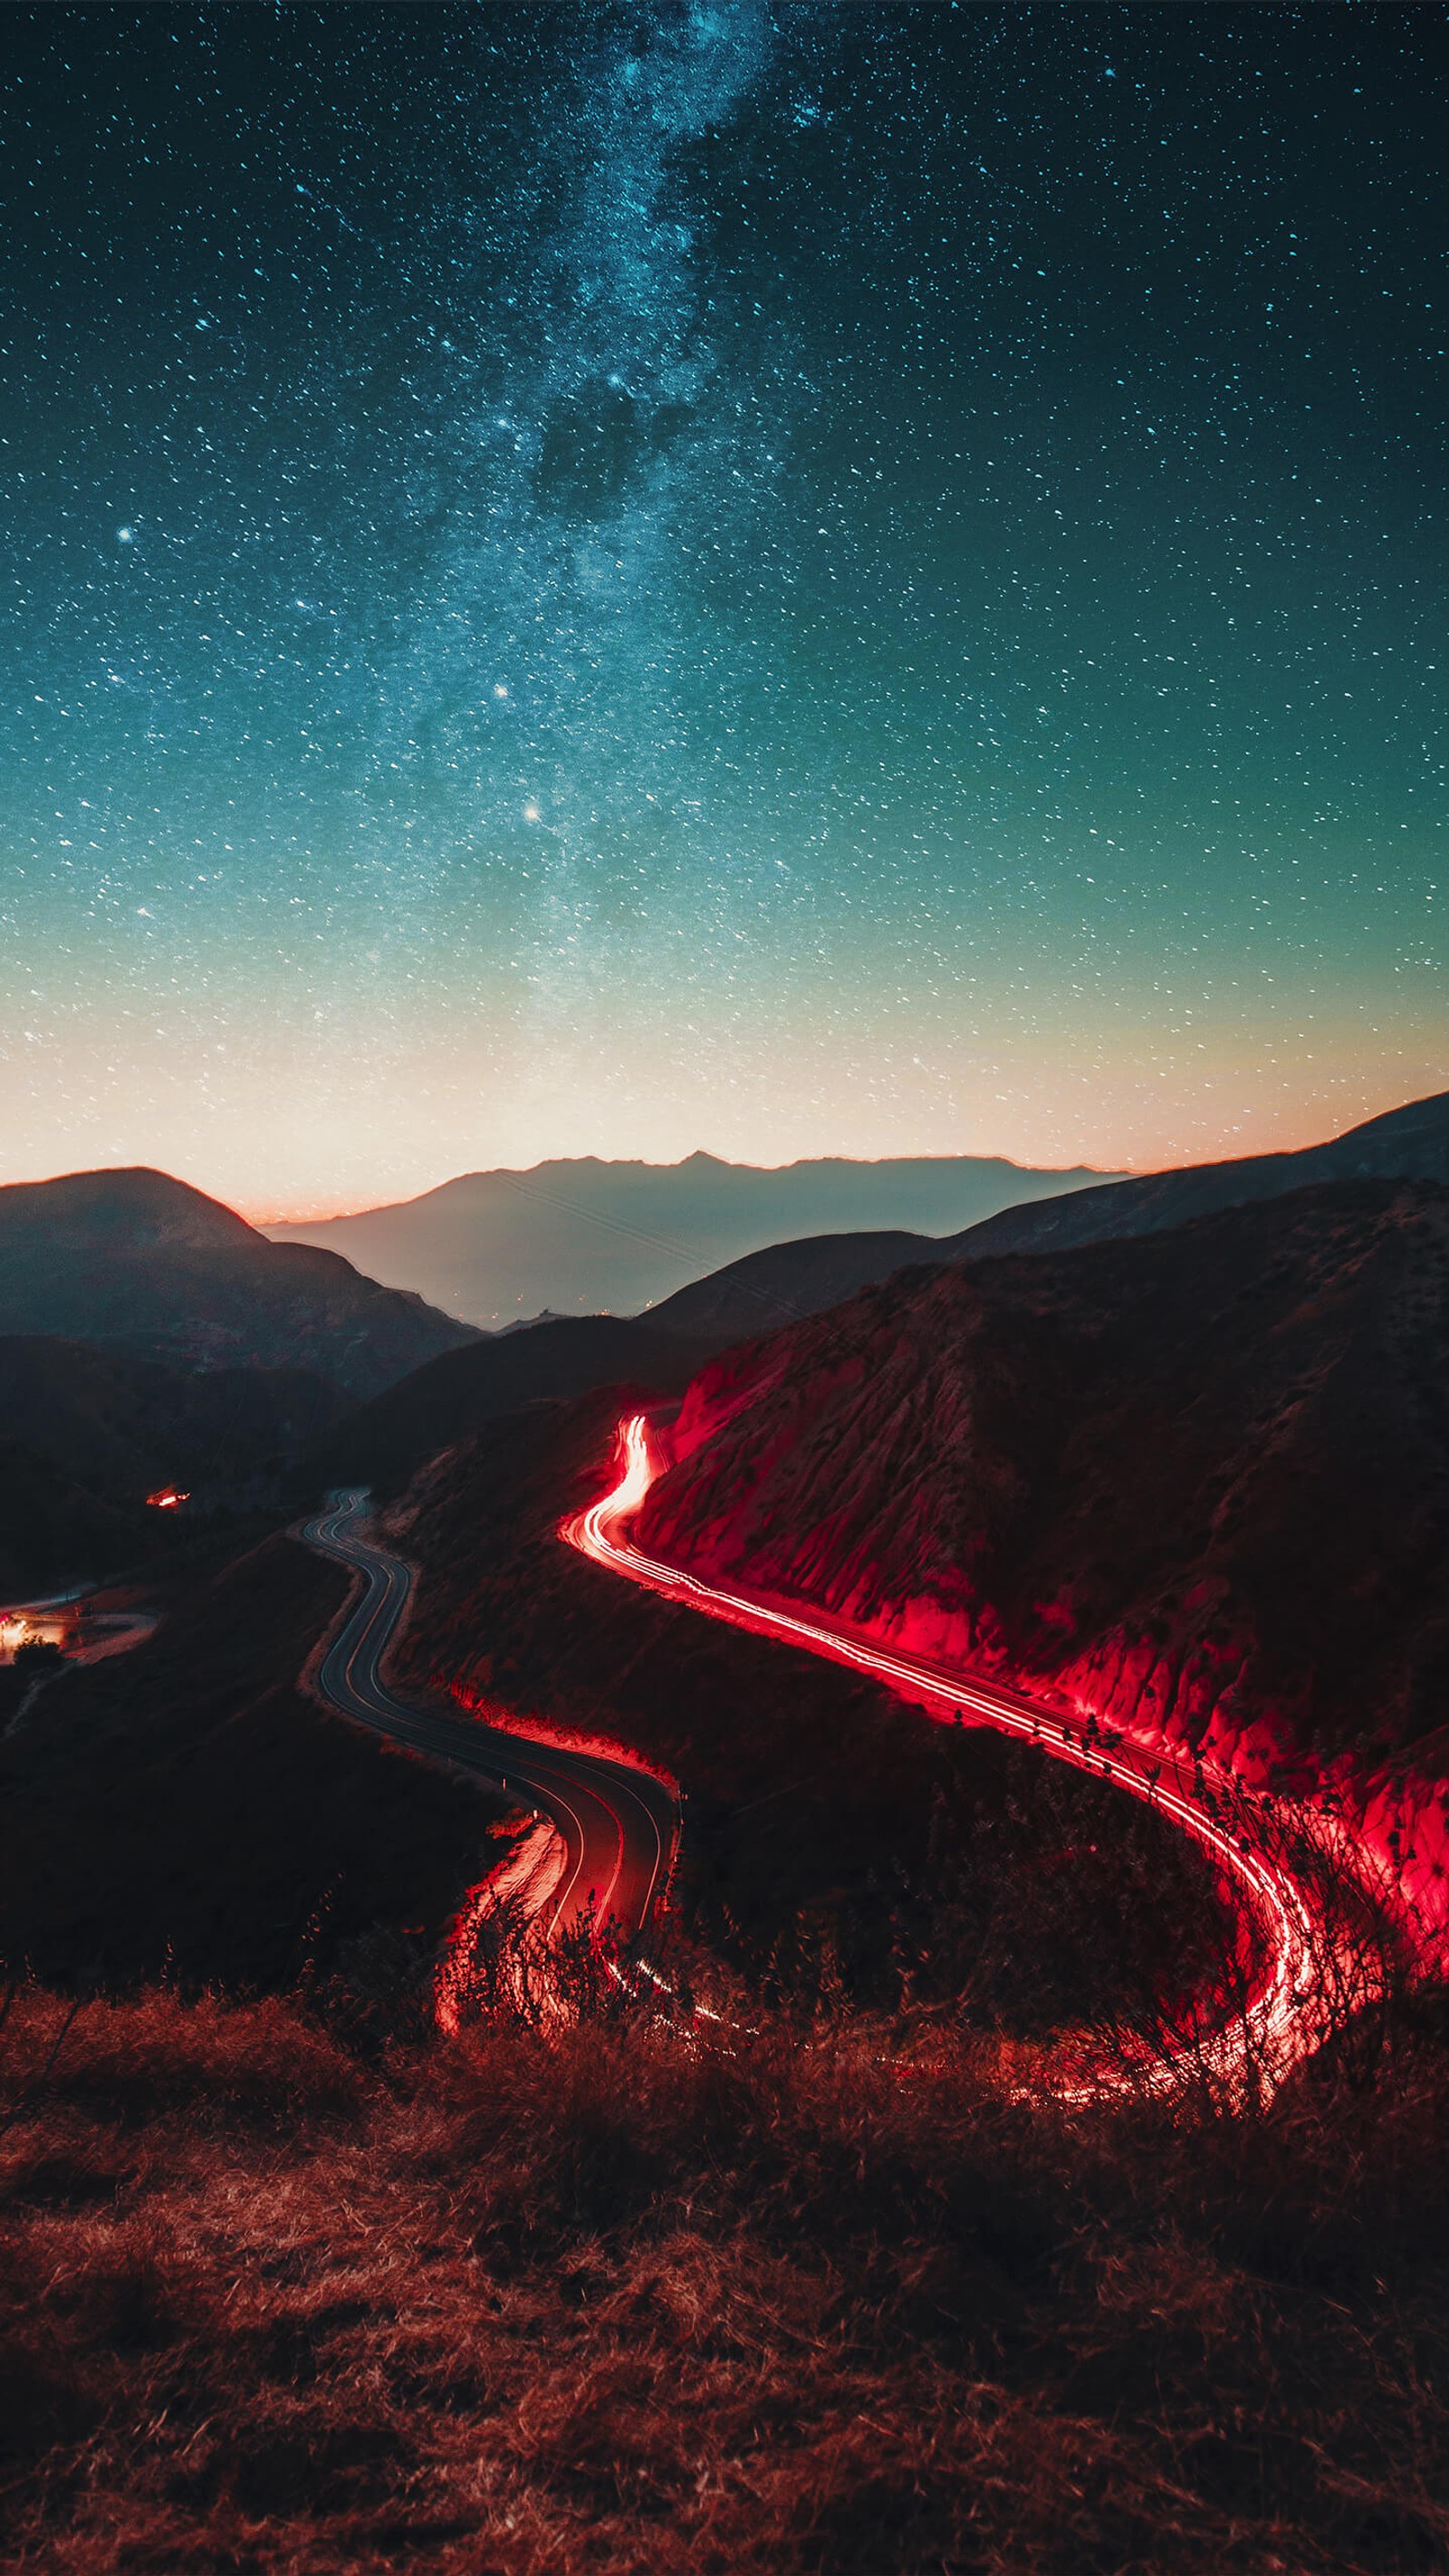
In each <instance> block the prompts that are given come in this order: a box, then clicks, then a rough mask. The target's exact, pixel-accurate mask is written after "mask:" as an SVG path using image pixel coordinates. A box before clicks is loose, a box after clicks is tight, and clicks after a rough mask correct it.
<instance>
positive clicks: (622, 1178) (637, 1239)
mask: <svg viewBox="0 0 1449 2576" xmlns="http://www.w3.org/2000/svg"><path fill="white" fill-rule="evenodd" d="M1101 1177H1102V1176H1101V1174H1100V1173H1097V1172H1089V1171H1083V1170H1077V1171H1063V1172H1045V1171H1029V1170H1021V1169H1018V1167H1017V1165H1016V1164H1014V1163H1008V1162H1003V1161H1001V1160H999V1159H996V1158H992V1159H983V1158H981V1157H978V1156H974V1155H969V1154H963V1155H945V1156H937V1157H930V1156H920V1157H916V1158H912V1159H908V1160H902V1161H895V1162H881V1163H850V1162H845V1161H840V1160H829V1161H821V1162H810V1163H791V1164H787V1165H786V1166H785V1167H784V1168H783V1169H782V1170H778V1171H761V1170H757V1169H755V1168H754V1167H753V1166H751V1165H749V1164H745V1163H722V1162H718V1161H717V1160H716V1159H715V1157H714V1156H713V1155H712V1154H691V1155H690V1156H689V1157H688V1159H687V1160H686V1161H685V1162H682V1163H605V1162H599V1161H598V1160H596V1159H595V1158H594V1157H593V1156H586V1157H584V1158H583V1159H581V1160H579V1161H573V1162H555V1163H539V1164H538V1165H536V1166H535V1167H534V1169H532V1170H531V1171H524V1172H506V1171H498V1172H468V1173H465V1174H463V1175H462V1176H461V1177H460V1178H459V1179H457V1180H453V1181H446V1182H444V1183H443V1185H442V1187H441V1188H440V1189H436V1190H429V1191H427V1192H426V1193H425V1194H424V1196H423V1197H421V1198H417V1199H409V1200H406V1201H404V1202H403V1203H402V1204H401V1205H399V1206H396V1207H383V1208H369V1209H367V1210H366V1211H365V1212H363V1213H362V1214H361V1215H358V1216H345V1217H334V1218H331V1219H329V1220H327V1221H326V1222H323V1223H319V1224H315V1225H314V1224H305V1225H274V1226H269V1227H268V1228H267V1233H268V1235H269V1236H270V1238H271V1239H272V1241H273V1242H275V1243H292V1244H301V1243H310V1244H323V1245H326V1246H328V1247H329V1248H330V1249H331V1250H333V1251H334V1252H341V1253H345V1254H346V1255H347V1258H348V1259H349V1260H350V1261H355V1262H357V1263H358V1265H359V1266H360V1267H361V1268H362V1269H364V1270H366V1271H367V1272H368V1274H369V1276H370V1277H372V1278H374V1279H385V1280H388V1281H389V1282H391V1283H392V1284H393V1285H394V1286H395V1287H399V1288H413V1289H416V1290H418V1291H419V1292H420V1293H421V1294H422V1295H423V1296H425V1297H427V1298H429V1299H430V1300H431V1301H432V1303H433V1304H434V1305H438V1306H442V1307H443V1308H444V1309H445V1310H446V1311H447V1312H448V1313H449V1314H454V1315H465V1316H467V1318H468V1319H469V1321H470V1322H471V1323H475V1324H481V1325H483V1326H485V1327H488V1328H496V1327H498V1326H499V1325H503V1324H509V1323H513V1322H516V1321H518V1320H519V1319H520V1318H524V1317H528V1316H532V1315H535V1314H537V1313H538V1312H539V1311H540V1310H541V1309H542V1308H544V1307H549V1308H552V1309H553V1310H554V1311H555V1312H557V1313H561V1312H568V1311H570V1310H573V1311H574V1312H584V1313H597V1312H599V1311H600V1310H604V1311H606V1312H609V1313H612V1314H622V1315H631V1314H634V1313H636V1312H638V1311H639V1310H640V1309H641V1308H645V1307H648V1306H651V1305H653V1304H655V1303H656V1302H657V1301H658V1300H659V1299H660V1298H663V1297H667V1296H669V1295H670V1294H671V1293H672V1292H673V1291H674V1290H675V1289H676V1288H681V1287H683V1286H684V1285H685V1283H686V1282H687V1281H689V1280H691V1279H695V1278H698V1277H699V1275H700V1273H701V1272H703V1271H706V1270H711V1269H714V1268H716V1267H717V1266H718V1265H719V1264H720V1263H721V1262H726V1261H736V1260H738V1259H740V1258H741V1257H742V1256H743V1255H744V1254H746V1253H749V1252H753V1251H757V1250H759V1249H760V1248H761V1247H762V1246H764V1245H766V1244H771V1243H778V1242H779V1241H780V1240H781V1239H782V1237H784V1236H787V1235H792V1236H793V1235H801V1234H804V1235H819V1234H839V1233H842V1232H846V1231H849V1232H857V1231H860V1230H862V1229H866V1230H871V1231H875V1230H879V1229H880V1228H882V1227H885V1228H889V1229H894V1230H897V1231H899V1230H903V1229H904V1230H908V1231H910V1232H912V1233H924V1234H928V1235H935V1234H943V1233H949V1232H951V1231H953V1230H955V1229H957V1228H959V1227H961V1226H964V1225H971V1224H975V1223H976V1222H977V1221H978V1220H979V1219H981V1218H982V1217H986V1216H990V1215H991V1214H992V1213H993V1212H994V1211H995V1210H996V1209H998V1208H1004V1207H1012V1206H1016V1205H1017V1204H1019V1203H1020V1202H1021V1201H1023V1200H1026V1199H1034V1198H1039V1197H1045V1196H1050V1195H1052V1194H1054V1193H1056V1192H1058V1191H1062V1190H1076V1189H1084V1188H1086V1187H1088V1186H1089V1185H1090V1184H1091V1183H1093V1182H1095V1181H1097V1180H1099V1179H1100V1178H1101Z"/></svg>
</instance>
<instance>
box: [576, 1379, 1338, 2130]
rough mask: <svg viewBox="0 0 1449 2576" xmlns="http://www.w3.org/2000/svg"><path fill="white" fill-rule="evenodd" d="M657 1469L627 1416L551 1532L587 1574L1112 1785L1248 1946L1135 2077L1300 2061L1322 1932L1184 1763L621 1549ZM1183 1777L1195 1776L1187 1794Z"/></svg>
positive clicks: (636, 1420)
mask: <svg viewBox="0 0 1449 2576" xmlns="http://www.w3.org/2000/svg"><path fill="white" fill-rule="evenodd" d="M662 1467H663V1462H662V1461H661V1460H660V1459H659V1458H658V1457H657V1456H656V1455H655V1453H654V1451H653V1449H652V1447H651V1443H650V1434H649V1427H648V1423H647V1420H646V1418H645V1416H644V1415H643V1414H642V1413H637V1414H634V1415H633V1416H632V1417H631V1418H629V1419H628V1420H626V1421H624V1422H623V1423H621V1425H620V1433H619V1473H618V1476H617V1479H616V1481H615V1483H614V1484H613V1485H612V1487H611V1488H610V1490H609V1492H608V1493H607V1494H604V1495H603V1496H601V1498H600V1499H599V1501H598V1502H596V1503H594V1504H593V1505H592V1506H591V1507H590V1509H589V1510H588V1511H585V1512H579V1513H576V1514H574V1515H573V1516H572V1517H571V1518H569V1519H568V1520H566V1521H563V1522H561V1523H560V1526H559V1536H560V1537H561V1538H562V1539H565V1540H566V1541H567V1542H568V1544H569V1545H570V1546H571V1547H576V1548H577V1549H579V1551H580V1552H581V1554H583V1555H584V1556H586V1557H589V1558H591V1559H592V1561H593V1562H594V1563H595V1564H596V1565H602V1566H607V1567H608V1568H609V1570H610V1571H611V1572H612V1573H615V1574H622V1575H624V1576H625V1577H626V1578H627V1579H628V1580H629V1581H630V1582H633V1583H639V1584H643V1585H644V1586H646V1587H647V1588H648V1589H649V1590H650V1591H653V1592H658V1593H662V1594H664V1595H665V1596H666V1597H667V1598H668V1599H670V1600H673V1601H682V1602H686V1603H688V1604H689V1605H690V1606H691V1607H692V1608H694V1609H697V1610H702V1611H704V1612H705V1613H706V1615H707V1616H709V1617H710V1618H714V1619H723V1620H726V1621H728V1622H729V1624H730V1625H731V1626H733V1627H737V1628H745V1629H749V1630H751V1631H752V1632H753V1633H754V1634H756V1635H758V1636H765V1637H775V1638H779V1639H781V1640H782V1641H783V1642H785V1643H787V1644H789V1645H795V1646H804V1647H806V1648H808V1650H809V1651H810V1652H811V1653H812V1654H818V1655H826V1656H829V1657H830V1658H831V1659H832V1661H834V1662H837V1663H844V1664H852V1665H854V1666H855V1667H856V1668H857V1669H858V1670H859V1671H861V1672H867V1673H872V1674H874V1675H875V1676H876V1678H877V1679H878V1680H880V1681H883V1682H885V1683H886V1684H887V1685H888V1686H889V1687H891V1688H892V1689H894V1690H896V1691H898V1692H900V1693H901V1694H902V1695H903V1696H904V1697H907V1698H909V1699H912V1700H916V1701H920V1702H922V1703H923V1704H924V1705H925V1706H926V1707H927V1708H928V1709H930V1710H931V1711H932V1712H933V1713H936V1714H943V1715H945V1716H948V1717H954V1715H955V1714H956V1712H957V1711H958V1710H960V1711H961V1712H962V1714H963V1715H967V1714H969V1715H970V1716H971V1717H973V1718H975V1719H976V1720H978V1721H979V1722H980V1723H982V1724H984V1725H987V1726H993V1727H997V1728H999V1729H1000V1730H1001V1732H1002V1733H1004V1734H1007V1735H1015V1736H1019V1737H1021V1738H1023V1739H1024V1740H1025V1741H1026V1742H1028V1743H1031V1744H1034V1745H1036V1746H1037V1747H1038V1748H1039V1750H1040V1751H1042V1752H1043V1753H1047V1754H1050V1755H1051V1756H1052V1758H1053V1759H1054V1760H1056V1761H1059V1762H1069V1763H1071V1764H1072V1765H1073V1766H1074V1768H1076V1769H1077V1770H1080V1771H1088V1772H1091V1773H1093V1774H1094V1775H1095V1776H1096V1777H1098V1778H1104V1779H1108V1780H1112V1781H1115V1782H1116V1784H1117V1785H1118V1786H1119V1787H1120V1788H1122V1789H1125V1790H1126V1791H1127V1792H1128V1793H1129V1795H1130V1796H1132V1797H1136V1798H1141V1799H1143V1800H1144V1801H1145V1802H1146V1803H1147V1804H1148V1805H1151V1806H1155V1807H1157V1808H1159V1809H1160V1810H1161V1812H1162V1813H1163V1814H1164V1815H1166V1816H1170V1817H1171V1818H1172V1820H1173V1822H1174V1823H1175V1824H1177V1825H1179V1826H1181V1828H1182V1830H1183V1831H1184V1832H1185V1833H1188V1834H1191V1835H1192V1836H1193V1838H1194V1839H1195V1840H1196V1841H1197V1842H1198V1843H1200V1844H1201V1845H1202V1847H1203V1849H1204V1850H1205V1851H1207V1852H1208V1853H1209V1854H1210V1855H1211V1856H1212V1858H1213V1859H1214V1860H1215V1861H1216V1862H1218V1863H1219V1865H1220V1866H1221V1868H1222V1869H1223V1870H1224V1871H1225V1872H1227V1873H1228V1874H1229V1876H1230V1877H1231V1879H1232V1881H1233V1882H1234V1883H1235V1884H1236V1886H1237V1887H1238V1889H1239V1891H1240V1894H1241V1896H1242V1898H1243V1900H1244V1902H1245V1904H1246V1906H1247V1907H1248V1909H1249V1911H1250V1913H1251V1916H1252V1918H1253V1920H1254V1921H1255V1922H1256V1923H1257V1925H1258V1927H1259V1930H1260V1933H1261V1935H1262V1965H1261V1968H1260V1970H1259V1973H1258V1975H1257V1978H1256V1981H1255V1985H1254V1988H1253V1991H1252V1992H1251V1994H1250V1995H1249V1996H1248V1998H1247V2000H1246V2004H1245V2007H1244V2009H1243V2010H1242V2011H1241V2013H1240V2014H1238V2015H1237V2016H1236V2017H1235V2018H1234V2019H1233V2020H1232V2021H1230V2022H1229V2023H1227V2024H1226V2025H1225V2026H1224V2027H1222V2028H1221V2029H1219V2030H1218V2031H1217V2032H1216V2033H1215V2034H1213V2035H1212V2036H1211V2037H1210V2038H1208V2039H1207V2040H1205V2041H1204V2040H1197V2041H1195V2042H1193V2043H1190V2044H1188V2045H1186V2046H1184V2047H1182V2048H1180V2049H1179V2050H1177V2051H1176V2052H1169V2053H1167V2054H1166V2055H1165V2056H1164V2058H1163V2060H1162V2061H1160V2062H1153V2063H1148V2062H1146V2061H1144V2063H1143V2066H1142V2068H1141V2069H1140V2070H1138V2071H1137V2080H1142V2081H1146V2082H1149V2083H1152V2082H1166V2081H1169V2080H1172V2079H1173V2077H1174V2075H1175V2073H1176V2072H1177V2071H1180V2070H1179V2064H1178V2061H1182V2063H1183V2064H1186V2063H1187V2062H1189V2061H1190V2063H1191V2065H1192V2066H1193V2067H1195V2068H1196V2067H1201V2068H1203V2069H1204V2070H1205V2071H1206V2072H1208V2073H1209V2074H1211V2075H1212V2076H1214V2077H1216V2078H1217V2079H1218V2080H1219V2081H1221V2082H1223V2083H1225V2084H1226V2085H1228V2086H1229V2087H1230V2088H1232V2089H1234V2090H1241V2089H1242V2088H1243V2087H1244V2086H1245V2085H1246V2084H1248V2083H1249V2082H1250V2081H1251V2080H1253V2079H1256V2080H1257V2081H1258V2082H1259V2083H1260V2084H1262V2085H1263V2086H1264V2087H1265V2088H1266V2089H1267V2090H1269V2091H1271V2090H1273V2089H1274V2088H1275V2087H1276V2086H1277V2085H1278V2084H1279V2083H1281V2082H1282V2080H1283V2078H1284V2076H1285V2075H1286V2074H1287V2073H1288V2072H1289V2070H1290V2069H1291V2067H1292V2066H1294V2065H1295V2064H1296V2063H1297V2062H1298V2061H1299V2060H1300V2059H1301V2058H1303V2057H1305V2056H1307V2055H1308V2054H1309V2053H1310V2052H1311V2050H1312V2049H1313V2048H1314V2047H1315V2046H1316V2045H1317V2043H1318V2041H1319V2039H1320V2038H1321V2037H1322V2035H1323V2033H1324V2030H1325V2028H1326V2026H1327V2002H1328V1998H1327V1995H1326V1993H1325V1991H1324V1932H1323V1927H1322V1926H1321V1925H1318V1924H1316V1922H1315V1918H1314V1915H1313V1913H1312V1912H1311V1911H1310V1906H1309V1902H1308V1900H1307V1898H1306V1897H1305V1894H1304V1891H1303V1889H1302V1887H1301V1886H1300V1885H1299V1883H1298V1880H1297V1879H1296V1878H1295V1876H1294V1875H1293V1872H1292V1871H1291V1869H1289V1868H1287V1867H1286V1866H1285V1865H1284V1864H1283V1863H1282V1862H1281V1861H1280V1860H1279V1859H1277V1858H1276V1857H1275V1856H1274V1855H1272V1854H1271V1853H1269V1852H1268V1851H1266V1850H1264V1849H1263V1848H1261V1846H1255V1844H1254V1843H1253V1842H1251V1841H1250V1840H1249V1839H1248V1836H1247V1833H1246V1832H1245V1831H1243V1830H1236V1831H1235V1830H1233V1828H1232V1827H1230V1826H1229V1825H1227V1824H1225V1823H1224V1822H1223V1820H1222V1817H1221V1815H1220V1814H1219V1813H1218V1812H1216V1809H1217V1807H1218V1805H1219V1797H1217V1796H1215V1795H1214V1792H1213V1789H1212V1787H1211V1786H1209V1785H1208V1783H1207V1780H1206V1776H1205V1775H1204V1774H1201V1766H1199V1774H1198V1775H1195V1773H1194V1770H1193V1768H1192V1766H1190V1765H1188V1764H1185V1763H1183V1762H1181V1761H1179V1760H1178V1759H1177V1758H1176V1757H1175V1756H1174V1755H1172V1754H1171V1753H1169V1752H1167V1751H1166V1750H1165V1749H1163V1748H1160V1747H1158V1748H1152V1749H1147V1748H1143V1747H1139V1746H1135V1745H1129V1744H1126V1743H1123V1742H1121V1741H1120V1740H1119V1742H1118V1743H1117V1744H1115V1745H1114V1747H1113V1749H1112V1750H1111V1752H1107V1751H1105V1750H1103V1749H1099V1748H1097V1747H1094V1746H1092V1745H1090V1744H1089V1743H1088V1742H1087V1741H1086V1739H1085V1736H1083V1738H1082V1739H1081V1740H1079V1739H1078V1736H1077V1735H1076V1734H1074V1732H1073V1730H1072V1728H1071V1727H1070V1725H1068V1723H1067V1722H1066V1721H1065V1719H1064V1718H1063V1717H1062V1716H1061V1715H1060V1713H1059V1712H1057V1711H1055V1710H1052V1709H1049V1708H1047V1707H1044V1706H1040V1705H1037V1704H1035V1703H1034V1702H1033V1701H1031V1700H1030V1699H1028V1698H1026V1697H1025V1696H1024V1695H1023V1694H1022V1693H1020V1692H1017V1691H1011V1690H1006V1689H1003V1688H1001V1687H999V1686H998V1685H997V1684H995V1683H991V1682H986V1681H983V1680H981V1679H980V1678H979V1677H977V1676H976V1675H974V1674H971V1673H967V1672H953V1671H951V1670H949V1669H947V1668H946V1667H945V1666H943V1665H937V1664H931V1663H927V1662H924V1661H922V1660H921V1659H920V1658H919V1657H916V1656H911V1655H902V1654H898V1653H896V1652H894V1651H893V1650H892V1649H891V1648H889V1647H888V1646H884V1645H881V1644H879V1643H877V1642H875V1641H873V1640H871V1639H869V1638H867V1637H863V1636H861V1635H859V1634H858V1633H854V1632H852V1631H851V1630H849V1629H848V1628H846V1627H845V1626H844V1625H843V1624H836V1623H835V1622H833V1621H831V1620H830V1619H829V1618H827V1617H825V1616H823V1615H822V1614H820V1613H819V1612H815V1613H812V1614H811V1615H809V1616H805V1615H803V1614H801V1613H800V1612H797V1611H794V1610H786V1609H782V1608H777V1607H774V1606H772V1605H771V1604H770V1603H768V1602H765V1601H761V1600H758V1599H754V1598H752V1597H751V1596H750V1595H748V1594H746V1593H742V1592H734V1591H726V1590H723V1589H722V1588H721V1587H719V1586H718V1585H715V1584H710V1583H705V1582H703V1581H702V1580H701V1579H700V1577H699V1576H698V1575H694V1574H690V1573H689V1572H688V1571H687V1570H686V1569H685V1568H684V1567H682V1566H677V1565H671V1564H667V1563H666V1562H664V1560H662V1559H661V1558H659V1557H652V1556H646V1555H645V1554H644V1553H643V1551H642V1550H641V1549H640V1548H637V1547H636V1546H635V1545H634V1543H633V1540H632V1538H631V1537H630V1535H629V1530H630V1525H631V1524H632V1521H633V1519H634V1517H635V1515H636V1514H637V1513H638V1511H639V1510H640V1508H641V1506H642V1505H643V1503H644V1501H645V1498H646V1496H647V1495H648V1493H649V1491H650V1488H651V1486H652V1485H653V1484H654V1482H655V1480H656V1478H657V1477H658V1476H659V1474H660V1473H661V1472H662ZM1197 1776H1202V1777H1203V1786H1202V1788H1201V1789H1200V1788H1199V1787H1198V1785H1197ZM1215 1777H1216V1779H1217V1785H1218V1790H1219V1792H1220V1794H1221V1798H1224V1799H1226V1798H1230V1797H1231V1796H1233V1795H1234V1793H1235V1784H1233V1783H1232V1782H1230V1781H1229V1780H1228V1779H1227V1778H1226V1777H1224V1776H1222V1775H1215ZM1266 1812H1267V1811H1266V1809H1265V1814H1266ZM1315 1936H1316V1937H1315ZM1330 1947H1331V1945H1330ZM1123 2080H1127V2079H1125V2078H1124V2079H1123ZM1095 2089H1100V2088H1099V2087H1080V2088H1074V2095H1073V2097H1075V2093H1077V2092H1081V2093H1085V2092H1087V2091H1090V2090H1095Z"/></svg>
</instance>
